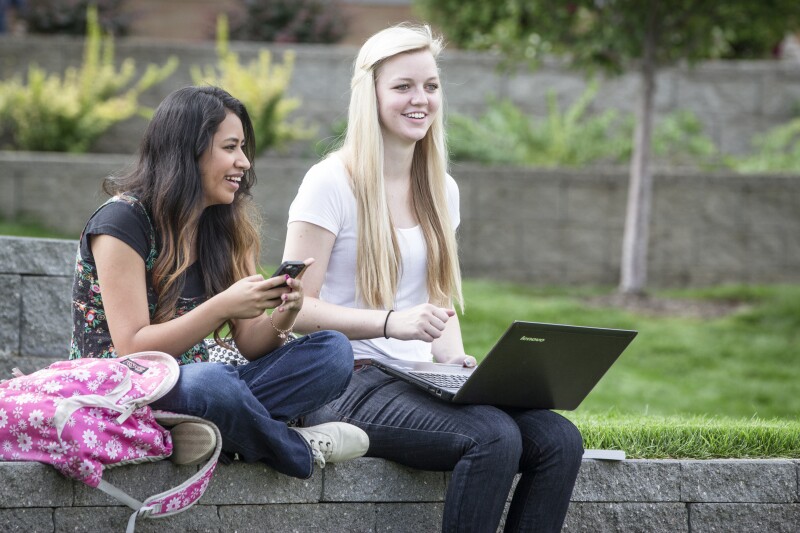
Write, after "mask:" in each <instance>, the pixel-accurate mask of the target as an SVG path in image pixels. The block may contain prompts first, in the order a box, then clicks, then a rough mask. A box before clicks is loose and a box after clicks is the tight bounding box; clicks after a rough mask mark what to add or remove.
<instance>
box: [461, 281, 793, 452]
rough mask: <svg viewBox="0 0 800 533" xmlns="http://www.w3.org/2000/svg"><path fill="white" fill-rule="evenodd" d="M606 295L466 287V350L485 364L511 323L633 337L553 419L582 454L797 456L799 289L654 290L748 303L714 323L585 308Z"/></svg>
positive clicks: (507, 286)
mask: <svg viewBox="0 0 800 533" xmlns="http://www.w3.org/2000/svg"><path fill="white" fill-rule="evenodd" d="M611 291H612V290H611V289H597V288H552V287H550V288H537V287H531V286H525V285H513V284H504V283H497V282H493V281H491V282H490V281H476V280H468V281H465V283H464V296H465V300H466V313H465V314H464V315H463V316H461V317H460V320H461V324H462V330H463V333H464V344H465V346H466V349H467V351H468V352H469V353H472V354H476V355H478V356H482V355H483V354H485V353H486V352H487V351H488V350H489V348H490V347H491V345H492V344H493V343H494V341H495V340H496V339H497V338H498V337H499V335H501V334H502V332H503V331H504V330H505V329H506V328H507V327H508V324H509V322H510V320H512V319H518V320H532V321H537V322H551V323H561V324H576V325H585V326H602V327H611V328H623V329H636V330H638V331H639V335H638V336H637V337H636V339H634V341H633V342H632V343H631V345H630V346H629V347H628V349H627V350H626V351H625V352H624V353H623V354H622V356H621V357H620V359H619V360H618V361H617V362H616V363H615V364H614V365H613V366H612V367H611V369H610V370H609V371H608V373H607V374H606V375H605V376H604V377H603V379H602V380H601V381H600V383H599V384H598V385H597V387H595V389H594V390H593V391H592V392H591V393H590V394H589V396H588V398H587V399H586V400H585V401H584V402H583V403H582V404H581V405H580V406H579V407H578V409H576V410H575V411H570V412H563V413H562V414H564V415H565V416H567V417H568V418H570V419H571V420H573V421H574V422H575V423H576V425H577V426H578V427H579V428H580V430H581V434H582V435H583V438H584V446H585V447H586V448H615V449H622V450H625V452H626V453H627V455H628V457H647V458H667V457H669V458H687V457H688V458H698V459H706V458H718V457H724V458H756V457H789V458H800V420H798V413H800V286H794V285H776V286H725V287H715V288H709V289H696V290H682V291H663V292H656V293H655V294H654V296H656V297H661V298H670V299H676V298H678V299H681V301H687V302H692V301H699V302H709V301H710V302H722V303H724V302H744V303H746V304H747V305H746V307H745V308H743V309H740V310H739V311H735V312H733V313H731V314H728V315H726V316H722V317H719V318H691V317H686V316H680V313H677V314H675V315H672V316H670V315H661V316H650V315H647V314H643V313H633V312H629V311H625V310H622V309H619V308H617V307H613V306H607V307H600V306H596V305H589V304H588V303H587V298H590V297H596V296H598V295H603V294H604V293H610V292H611Z"/></svg>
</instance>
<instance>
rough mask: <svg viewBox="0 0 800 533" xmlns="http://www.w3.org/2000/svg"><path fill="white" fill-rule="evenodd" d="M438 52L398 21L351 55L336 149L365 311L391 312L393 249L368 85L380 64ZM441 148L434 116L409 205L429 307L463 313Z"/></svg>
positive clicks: (415, 167)
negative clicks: (422, 249)
mask: <svg viewBox="0 0 800 533" xmlns="http://www.w3.org/2000/svg"><path fill="white" fill-rule="evenodd" d="M442 48H443V44H442V40H441V38H439V37H434V36H433V34H432V33H431V29H430V27H429V26H427V25H425V26H417V25H410V24H401V25H398V26H393V27H391V28H387V29H385V30H382V31H380V32H378V33H376V34H375V35H373V36H372V37H370V38H369V39H368V40H367V41H366V42H365V43H364V45H363V46H362V47H361V50H360V51H359V53H358V56H357V57H356V60H355V63H354V65H353V78H352V80H351V82H350V109H349V116H348V126H347V133H346V136H345V140H344V144H343V146H342V148H341V149H340V150H339V151H338V152H337V153H338V154H339V156H340V157H341V158H342V160H343V161H344V163H345V166H346V167H347V170H348V172H349V174H350V178H351V184H352V188H353V193H354V195H355V197H356V205H357V210H358V237H357V253H356V289H357V291H358V294H359V296H360V297H361V299H362V300H363V301H364V303H366V304H367V305H368V306H369V307H371V308H377V309H386V308H390V307H394V298H395V294H396V293H397V285H398V280H399V271H400V261H401V258H400V249H399V246H398V241H397V235H396V234H395V230H394V227H393V226H392V222H391V218H390V216H389V206H388V203H387V201H386V192H385V185H384V176H383V137H382V135H381V126H380V121H379V119H378V98H377V93H376V91H375V81H376V78H377V75H378V72H379V70H380V67H381V66H382V65H383V63H384V62H385V61H386V60H387V59H389V58H391V57H393V56H396V55H397V54H404V53H411V52H419V51H424V50H427V51H429V52H431V54H432V55H433V57H434V59H437V58H438V57H439V53H440V52H441V50H442ZM447 166H448V161H447V147H446V144H445V135H444V120H443V118H442V113H441V111H440V112H439V113H437V115H436V117H435V118H434V120H433V123H432V124H431V127H430V129H429V130H428V132H427V133H426V135H425V137H424V138H423V139H422V140H420V141H418V142H417V143H416V146H415V147H414V155H413V159H412V162H411V187H412V194H411V198H412V201H411V204H412V209H413V211H414V214H415V215H416V217H417V220H418V221H419V224H420V227H421V229H422V233H423V235H424V237H425V246H426V249H427V257H428V261H427V276H428V278H427V286H428V295H429V298H430V300H431V302H433V303H436V304H438V305H450V304H451V303H452V302H453V301H456V302H458V303H459V304H461V305H462V308H463V298H462V295H461V273H460V267H459V262H458V248H457V245H456V239H455V229H454V228H453V223H452V220H451V219H450V211H449V209H448V204H447V190H446V180H447Z"/></svg>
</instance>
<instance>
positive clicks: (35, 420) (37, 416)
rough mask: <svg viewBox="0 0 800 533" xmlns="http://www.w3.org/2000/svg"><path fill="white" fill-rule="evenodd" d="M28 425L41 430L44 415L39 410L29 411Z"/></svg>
mask: <svg viewBox="0 0 800 533" xmlns="http://www.w3.org/2000/svg"><path fill="white" fill-rule="evenodd" d="M28 423H29V424H30V425H31V427H34V428H36V429H39V428H41V427H42V424H43V423H44V413H43V412H42V411H41V410H39V409H35V410H33V411H31V414H30V415H28Z"/></svg>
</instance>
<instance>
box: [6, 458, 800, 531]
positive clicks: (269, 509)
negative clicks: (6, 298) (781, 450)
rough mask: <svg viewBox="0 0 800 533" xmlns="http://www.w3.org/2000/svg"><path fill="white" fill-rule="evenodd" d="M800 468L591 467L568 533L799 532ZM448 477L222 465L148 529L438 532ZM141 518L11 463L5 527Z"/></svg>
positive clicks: (142, 527) (143, 488) (160, 478)
mask: <svg viewBox="0 0 800 533" xmlns="http://www.w3.org/2000/svg"><path fill="white" fill-rule="evenodd" d="M191 468H192V467H175V466H173V465H172V464H171V463H169V462H167V461H162V462H160V463H153V464H145V465H136V466H127V467H120V468H117V469H114V470H109V471H108V472H107V473H106V474H105V476H104V479H106V480H107V481H110V482H111V483H113V484H115V485H117V486H119V487H120V488H122V489H123V490H126V491H128V492H129V493H130V494H131V495H132V496H134V497H135V498H139V499H143V498H145V497H147V496H149V495H152V494H153V493H156V492H158V491H160V490H164V489H166V488H168V487H170V486H173V485H177V484H178V483H180V482H181V481H182V480H183V479H185V478H187V477H188V476H189V475H191V472H192V470H191ZM798 471H800V462H798V461H789V460H779V459H776V460H759V461H745V460H738V461H737V460H719V461H677V460H661V461H650V460H627V461H622V462H604V461H598V460H594V459H585V460H584V461H583V464H582V466H581V470H580V473H579V475H578V480H577V483H576V486H575V490H574V492H573V495H572V503H571V505H570V509H569V511H568V513H567V518H566V522H565V524H564V528H563V531H564V532H567V533H568V532H591V533H603V532H641V533H662V532H663V533H690V532H691V533H706V532H707V533H711V532H725V533H752V532H756V531H758V532H763V533H796V531H797V530H798V529H797V528H798V524H800V503H798V502H800V495H799V494H798ZM449 477H450V476H449V473H442V472H423V471H419V470H413V469H410V468H406V467H403V466H400V465H397V464H395V463H392V462H389V461H385V460H382V459H370V458H361V459H356V460H354V461H350V462H347V463H342V464H337V465H328V466H327V467H326V468H325V469H324V470H317V471H316V472H315V473H314V475H313V476H312V477H311V478H310V479H308V480H299V479H293V478H289V477H286V476H284V475H281V474H278V473H276V472H274V471H272V470H271V469H269V468H267V467H265V466H263V465H257V464H252V465H247V464H241V463H234V464H233V465H227V466H225V465H221V466H219V467H218V468H217V471H216V472H215V474H214V478H213V479H212V482H211V484H210V485H209V488H208V491H207V492H206V494H205V495H204V496H203V497H202V498H201V500H200V501H199V502H198V504H197V505H195V506H194V507H193V508H191V509H189V510H188V511H187V512H185V513H182V514H179V515H176V516H175V517H173V518H165V519H160V520H149V521H148V520H140V521H139V522H138V523H137V530H138V531H141V532H151V531H165V532H166V531H218V532H221V533H222V532H230V531H238V532H249V531H252V532H259V533H260V532H264V531H273V532H289V531H292V532H305V531H321V532H373V531H375V532H377V531H397V532H409V533H420V532H435V531H439V530H440V524H441V517H442V509H443V502H444V496H445V490H446V487H447V483H448V481H449ZM130 513H131V511H130V509H128V508H127V507H123V506H121V505H119V504H118V503H116V501H115V500H112V499H111V498H110V497H109V496H107V495H106V494H104V493H102V492H100V491H98V490H96V489H91V488H89V487H87V486H85V485H83V484H81V483H79V482H74V481H70V480H68V479H66V478H64V477H62V476H60V475H59V474H57V473H56V472H55V470H53V469H52V468H51V467H49V466H47V465H41V464H38V463H2V462H0V529H1V530H2V531H25V532H26V533H27V532H31V531H35V532H59V533H60V532H67V531H71V532H82V531H85V532H92V533H93V532H97V531H122V530H123V528H124V526H125V523H126V521H127V519H128V516H129V515H130Z"/></svg>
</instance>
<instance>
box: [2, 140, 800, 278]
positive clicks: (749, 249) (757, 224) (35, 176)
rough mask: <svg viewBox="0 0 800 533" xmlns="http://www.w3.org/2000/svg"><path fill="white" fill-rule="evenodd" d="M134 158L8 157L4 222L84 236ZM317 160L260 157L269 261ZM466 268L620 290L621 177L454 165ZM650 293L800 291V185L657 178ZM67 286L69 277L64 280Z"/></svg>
mask: <svg viewBox="0 0 800 533" xmlns="http://www.w3.org/2000/svg"><path fill="white" fill-rule="evenodd" d="M131 161H132V157H131V156H123V155H108V154H106V155H73V154H52V153H22V152H2V151H0V217H1V218H5V219H7V220H14V219H19V218H30V219H34V220H38V221H40V222H41V223H42V224H44V225H45V226H47V227H50V228H53V229H58V230H61V231H64V232H66V233H67V234H69V235H75V236H77V235H79V234H80V231H81V230H82V229H83V226H84V224H85V222H86V220H87V218H88V217H89V215H91V213H92V212H93V211H94V209H96V207H97V206H98V205H100V204H101V203H102V202H103V201H104V200H105V198H106V197H105V195H104V194H102V193H101V191H100V186H101V182H102V179H103V177H104V176H106V175H108V174H110V173H112V172H119V171H120V170H121V169H123V168H124V167H126V166H127V165H129V164H130V163H131ZM315 161H316V160H314V159H296V158H283V157H281V158H279V157H261V158H259V159H257V160H256V162H255V168H256V171H257V175H258V185H257V186H256V187H255V188H254V189H253V194H254V199H255V202H256V204H257V205H258V206H259V208H260V210H261V213H262V216H263V219H264V227H263V228H262V229H263V231H262V233H263V236H262V250H263V251H264V255H263V260H264V261H265V262H268V263H270V264H277V263H278V262H280V259H281V255H282V253H283V240H284V236H285V233H286V218H287V212H288V210H289V204H290V203H291V201H292V199H293V198H294V196H295V194H296V192H297V188H298V187H299V185H300V182H301V180H302V178H303V176H304V174H305V172H306V171H307V170H308V168H309V167H310V166H311V165H313V164H314V163H315ZM451 172H452V174H453V176H454V177H455V178H456V181H457V182H458V184H459V187H460V191H461V213H462V221H461V226H460V228H459V243H460V254H461V262H462V268H463V271H464V274H465V275H466V276H470V277H492V278H493V279H496V278H500V279H506V280H512V281H520V282H531V283H538V284H608V285H615V284H616V283H618V280H619V269H620V266H619V265H620V256H621V250H622V235H623V228H624V221H625V203H626V199H627V187H628V177H627V173H626V171H625V170H624V169H614V168H608V169H592V170H574V169H571V170H566V169H527V168H515V167H489V166H481V165H474V164H457V165H454V166H453V168H452V170H451ZM653 195H654V196H653V214H652V220H651V226H650V248H649V254H648V285H649V286H651V287H676V286H677V287H682V286H687V285H690V286H691V285H694V286H703V285H712V284H720V283H779V282H789V283H791V282H797V281H800V179H798V178H797V177H796V176H760V175H759V176H741V175H736V174H727V173H716V174H709V173H703V172H689V171H686V172H677V171H672V172H659V173H657V174H656V176H655V183H654V193H653ZM63 275H69V272H66V271H65V272H63Z"/></svg>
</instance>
